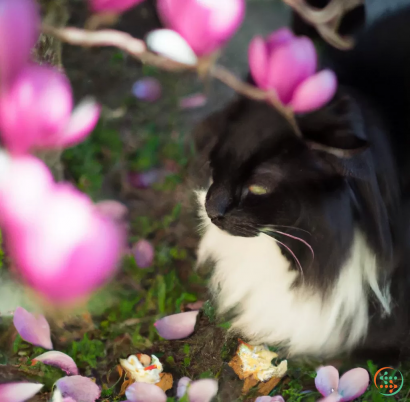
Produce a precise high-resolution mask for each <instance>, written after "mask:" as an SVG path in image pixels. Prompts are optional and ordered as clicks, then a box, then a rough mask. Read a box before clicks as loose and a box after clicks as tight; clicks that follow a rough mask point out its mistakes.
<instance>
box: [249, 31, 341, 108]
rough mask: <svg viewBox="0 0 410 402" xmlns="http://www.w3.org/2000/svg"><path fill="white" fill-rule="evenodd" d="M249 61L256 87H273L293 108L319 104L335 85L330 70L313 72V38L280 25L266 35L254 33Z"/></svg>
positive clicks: (334, 77) (333, 91) (268, 88)
mask: <svg viewBox="0 0 410 402" xmlns="http://www.w3.org/2000/svg"><path fill="white" fill-rule="evenodd" d="M249 65H250V70H251V74H252V77H253V79H254V80H255V82H256V84H257V85H258V87H260V88H261V89H264V90H274V91H276V93H277V95H278V97H279V99H280V101H281V102H282V103H283V104H285V105H289V106H290V107H291V108H292V109H293V110H294V111H295V112H299V113H303V112H310V111H312V110H315V109H318V108H320V107H322V106H323V105H325V104H326V103H327V102H329V101H330V100H331V99H332V98H333V96H334V94H335V92H336V89H337V79H336V75H335V74H334V73H333V71H331V70H323V71H321V72H319V73H316V68H317V55H316V50H315V47H314V45H313V42H312V41H311V40H310V39H309V38H307V37H296V36H294V35H293V33H292V32H291V31H290V30H289V29H288V28H282V29H279V30H277V31H276V32H274V33H273V34H271V35H270V36H269V37H268V38H266V39H263V38H262V37H260V36H257V37H255V38H254V39H253V40H252V42H251V44H250V46H249Z"/></svg>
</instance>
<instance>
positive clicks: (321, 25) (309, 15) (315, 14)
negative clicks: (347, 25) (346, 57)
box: [283, 0, 365, 50]
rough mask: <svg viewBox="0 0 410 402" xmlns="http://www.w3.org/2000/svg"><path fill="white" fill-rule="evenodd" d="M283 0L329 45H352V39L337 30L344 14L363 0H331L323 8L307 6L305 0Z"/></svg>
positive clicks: (348, 47)
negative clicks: (314, 28) (341, 34)
mask: <svg viewBox="0 0 410 402" xmlns="http://www.w3.org/2000/svg"><path fill="white" fill-rule="evenodd" d="M283 2H284V3H286V4H288V5H289V6H290V7H292V8H293V9H294V10H295V11H296V12H297V13H298V14H299V15H300V16H301V17H302V18H303V19H304V20H305V21H306V22H307V23H309V24H311V25H313V26H314V27H316V29H317V30H318V32H319V33H320V34H321V35H322V37H323V39H325V40H326V41H327V42H328V43H330V44H331V45H333V46H335V47H337V48H338V49H342V50H347V49H350V48H352V47H353V45H354V42H353V39H352V38H349V37H342V36H340V35H339V34H338V32H337V30H338V29H339V26H340V23H341V21H342V18H343V17H344V15H345V14H347V13H348V12H349V11H351V10H353V9H355V8H356V7H359V6H361V5H362V4H364V2H365V0H331V1H330V3H329V4H328V5H327V6H326V7H324V8H323V9H318V8H315V7H311V6H309V5H308V4H307V3H306V0H283Z"/></svg>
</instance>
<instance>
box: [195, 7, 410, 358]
mask: <svg viewBox="0 0 410 402" xmlns="http://www.w3.org/2000/svg"><path fill="white" fill-rule="evenodd" d="M325 54H326V56H325V57H326V61H324V63H325V65H327V66H330V67H331V68H333V69H334V70H335V71H336V73H337V75H338V79H339V82H340V86H339V90H338V92H337V94H336V96H335V97H334V99H333V100H332V102H331V103H330V104H328V105H327V106H325V107H323V108H322V109H321V110H318V111H316V112H313V113H309V114H305V115H299V116H297V121H298V125H299V127H300V129H301V131H302V133H303V139H301V138H299V137H297V136H296V135H295V134H294V132H293V130H292V128H291V127H290V125H289V124H288V123H287V121H286V120H284V118H283V117H282V116H281V115H280V114H279V113H278V112H276V111H275V110H274V109H273V108H272V107H270V106H269V105H267V104H265V103H262V102H256V101H253V100H249V99H245V98H242V97H239V98H238V99H236V100H235V101H234V102H233V103H232V104H230V105H228V107H227V108H226V109H224V110H222V111H220V112H218V113H216V114H215V115H213V116H211V117H209V118H208V119H207V120H206V121H205V122H204V124H203V125H202V126H201V129H200V131H199V132H200V135H199V136H198V143H199V147H203V146H204V145H206V146H207V147H208V148H210V152H209V162H210V167H211V169H212V180H211V185H210V187H209V188H208V189H203V190H200V191H198V192H197V196H198V201H199V212H200V217H201V222H202V223H201V229H202V240H201V242H200V245H199V249H198V261H199V264H201V263H203V262H205V261H207V260H210V261H212V262H213V264H214V270H213V274H212V277H211V282H210V287H211V290H212V293H213V295H214V297H215V301H216V304H217V307H218V311H219V313H221V314H225V313H230V314H232V321H231V322H232V328H233V330H235V331H237V332H238V333H239V334H240V335H241V336H243V337H245V338H247V339H248V340H249V341H252V342H254V343H268V344H271V345H280V346H282V347H283V348H284V350H286V351H288V353H289V354H290V355H316V356H332V355H335V354H338V353H340V352H350V351H354V350H356V351H358V350H364V351H366V353H368V352H383V351H385V352H386V353H387V355H389V356H390V357H391V358H392V359H393V358H394V357H399V355H400V354H402V353H406V352H407V351H406V349H408V348H409V346H410V343H409V341H410V311H409V306H410V302H409V297H410V202H409V201H410V158H409V156H410V8H406V9H404V10H401V11H400V12H398V13H395V14H391V15H389V16H388V17H385V18H383V19H382V20H380V21H379V22H377V23H376V24H374V25H373V26H371V27H369V28H367V29H365V30H363V31H362V32H361V33H359V34H358V35H357V44H356V46H355V48H354V49H353V50H352V51H348V52H339V51H337V50H332V49H330V48H327V51H326V52H325Z"/></svg>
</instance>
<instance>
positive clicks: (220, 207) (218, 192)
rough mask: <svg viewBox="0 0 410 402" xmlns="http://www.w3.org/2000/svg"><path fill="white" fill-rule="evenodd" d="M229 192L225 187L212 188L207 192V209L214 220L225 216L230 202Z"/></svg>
mask: <svg viewBox="0 0 410 402" xmlns="http://www.w3.org/2000/svg"><path fill="white" fill-rule="evenodd" d="M230 201H231V200H230V197H229V193H228V192H227V191H226V190H225V189H212V187H211V189H210V191H208V194H207V198H206V203H205V209H206V213H207V214H208V216H209V218H210V219H211V221H212V222H214V223H215V221H220V220H222V219H223V218H224V216H225V213H226V211H227V209H228V207H229V204H230Z"/></svg>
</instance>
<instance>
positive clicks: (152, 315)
mask: <svg viewBox="0 0 410 402" xmlns="http://www.w3.org/2000/svg"><path fill="white" fill-rule="evenodd" d="M221 1H223V0H221ZM43 3H44V4H43V6H44V5H46V7H45V8H44V7H43V11H45V15H48V16H50V10H51V9H52V8H53V7H56V8H55V10H57V11H55V12H56V13H57V16H56V15H53V16H52V17H50V18H52V21H57V20H58V21H59V22H61V24H66V25H70V26H78V27H83V26H84V23H85V21H86V19H87V18H88V16H89V12H88V10H87V7H86V4H85V1H83V0H69V1H67V2H64V1H54V0H50V1H48V0H45V1H44V2H43ZM247 3H248V4H247V7H248V8H247V13H246V19H245V22H244V24H243V25H242V26H241V29H240V30H239V32H238V33H237V34H236V35H235V37H234V38H233V40H231V41H230V43H229V45H228V46H227V47H226V49H225V50H224V52H223V54H222V56H221V58H220V60H219V63H220V64H222V65H224V66H225V67H227V68H228V69H230V70H231V71H232V72H234V73H235V74H236V75H237V76H239V77H243V78H245V76H246V74H247V72H248V61H247V50H248V44H249V42H250V40H251V39H252V37H253V36H254V35H257V34H258V35H267V34H268V33H270V32H271V31H273V30H275V29H277V28H279V27H281V26H285V25H288V24H289V19H290V12H289V8H288V7H287V6H285V5H284V4H283V3H282V1H280V0H248V2H247ZM408 3H409V1H408V0H368V6H369V7H368V21H369V22H371V21H373V20H374V19H376V18H377V17H378V16H380V15H381V14H382V13H384V12H387V11H388V10H390V9H393V8H395V7H398V6H400V5H403V4H408ZM55 18H57V19H55ZM159 27H160V22H159V20H158V17H157V15H156V12H155V1H153V0H147V1H145V2H144V3H142V4H141V5H139V6H137V7H135V8H133V9H132V10H131V11H129V12H127V13H125V14H124V15H123V16H122V18H121V20H120V21H119V22H118V24H117V25H116V26H115V28H116V29H120V30H124V31H126V32H129V33H130V34H132V35H133V36H135V37H138V38H143V37H144V36H145V35H146V34H147V33H148V32H149V31H151V30H152V29H155V28H159ZM49 45H50V43H49V42H47V41H46V42H45V44H44V49H42V57H43V59H45V60H47V55H48V54H47V52H48V51H47V48H48V47H47V46H49ZM51 45H52V46H57V47H58V46H59V45H58V44H57V45H56V44H55V43H54V44H51ZM53 57H54V56H53ZM51 61H53V62H55V63H57V64H58V63H59V62H60V61H61V63H62V66H63V68H64V70H65V72H66V73H67V75H68V77H69V78H70V81H71V83H72V85H73V88H74V92H75V96H76V98H77V100H80V99H82V98H84V97H85V96H87V95H93V96H95V97H97V98H98V100H99V101H100V102H101V103H102V104H103V113H102V118H101V119H100V122H99V124H98V126H97V128H96V130H95V131H94V132H93V134H92V135H91V136H90V137H89V138H88V139H87V140H86V141H85V142H84V143H82V144H80V145H79V146H77V147H74V148H71V149H68V150H66V151H64V153H63V154H62V155H61V158H60V155H58V156H57V157H56V160H55V164H56V166H55V169H56V170H55V171H56V174H57V175H59V176H64V177H65V179H67V180H69V181H71V182H72V183H74V184H75V185H76V186H78V187H79V188H80V189H81V190H82V191H84V192H86V193H87V194H89V195H90V196H91V197H92V198H93V200H95V201H99V200H103V199H108V198H111V199H115V200H118V201H120V202H122V203H124V204H125V205H126V206H127V207H128V208H129V211H130V216H129V246H130V252H129V253H128V255H127V256H125V257H124V260H123V263H122V269H121V270H120V272H119V273H118V275H117V277H116V278H115V280H114V281H113V282H112V283H111V284H110V285H108V286H107V287H106V288H105V289H103V290H102V291H101V292H99V293H98V294H96V295H95V296H94V297H93V298H92V299H91V300H90V302H89V303H88V304H87V305H86V306H82V308H81V309H80V310H79V311H75V312H67V313H66V312H64V314H60V315H56V316H55V319H54V320H53V321H52V333H53V340H54V345H55V348H56V349H58V350H61V351H64V352H66V353H68V354H69V355H71V356H72V357H73V358H74V359H75V361H76V362H77V364H78V366H79V368H80V369H81V371H82V373H83V374H84V375H88V376H94V377H96V378H97V381H98V382H99V383H102V384H106V386H107V391H106V393H105V394H104V396H105V397H106V400H113V399H112V398H113V396H112V395H114V391H113V389H112V388H110V387H112V386H113V384H115V381H116V380H117V379H118V375H117V377H115V366H116V364H117V362H118V358H120V357H123V358H125V357H126V356H127V355H129V354H130V353H136V352H137V351H144V352H145V353H151V352H155V353H156V354H157V356H158V357H162V358H163V361H166V362H167V370H168V371H171V372H173V373H175V374H176V376H177V377H178V376H179V377H180V376H182V375H187V376H189V377H192V378H199V377H201V378H206V377H215V376H219V377H220V378H221V379H222V381H221V390H222V391H221V398H224V395H225V399H222V400H224V401H230V400H235V398H236V396H239V394H240V389H241V385H240V384H238V379H237V378H236V377H235V376H233V375H232V373H231V372H230V371H229V370H228V369H227V368H226V365H225V364H224V363H225V362H226V359H227V356H229V352H230V351H231V350H232V348H233V347H234V346H235V344H236V343H235V342H234V343H233V344H232V343H229V341H227V338H226V328H227V324H226V323H225V324H224V323H220V322H219V323H217V322H215V317H214V312H213V308H212V306H211V304H209V303H208V302H206V301H207V300H208V294H207V291H206V287H205V284H206V272H199V273H197V272H195V271H194V266H195V251H196V246H197V243H198V234H197V219H196V213H195V204H194V202H193V190H194V189H195V188H196V187H197V186H198V185H200V184H201V181H200V180H199V179H200V178H201V173H202V172H201V171H200V170H201V167H198V166H197V165H195V164H194V163H193V162H194V161H195V158H196V153H195V149H194V144H193V140H192V131H193V128H194V127H195V125H196V124H197V123H198V122H200V121H201V120H202V119H203V118H205V117H206V116H208V115H209V114H210V113H211V112H213V111H215V110H218V109H220V108H221V107H222V106H223V105H225V104H226V103H227V102H228V101H229V100H230V99H231V98H232V97H233V96H234V93H233V91H232V90H231V89H229V88H227V87H226V86H224V85H223V84H221V83H219V82H215V81H210V82H206V83H205V84H204V83H203V82H200V81H199V80H198V78H197V77H196V76H195V75H194V74H187V73H183V74H175V73H166V72H163V71H160V70H158V69H156V68H153V67H150V66H142V65H141V64H140V63H139V62H138V61H136V60H134V59H132V58H131V57H129V56H128V55H126V54H125V53H123V52H121V51H119V50H116V49H112V48H94V49H83V48H79V47H73V46H69V45H63V47H62V55H61V60H54V59H53V60H51ZM145 77H152V78H154V79H155V80H158V82H159V83H160V85H161V93H162V94H161V97H160V98H159V99H158V100H157V101H155V102H146V101H143V100H139V99H137V97H136V96H135V94H134V93H133V87H134V84H135V83H136V82H137V81H138V80H140V79H142V78H145ZM134 88H135V87H134ZM192 95H194V98H193V100H192V99H190V100H188V101H187V99H186V97H188V96H192ZM194 101H196V102H194ZM195 103H196V106H195V107H194V104H195ZM141 240H145V241H147V242H149V243H150V244H151V245H152V247H153V249H154V253H153V259H152V262H151V261H150V260H151V257H150V255H149V252H147V251H146V250H144V249H142V250H140V251H139V254H138V255H136V253H135V252H134V251H135V248H134V249H133V250H132V247H133V246H134V245H135V244H136V243H137V242H138V241H141ZM144 259H145V260H144ZM147 259H148V260H149V264H145V263H144V261H146V260H147ZM7 265H8V264H7V261H5V262H4V261H3V267H2V268H0V273H1V275H2V278H3V282H2V283H3V284H2V285H1V289H0V291H1V295H0V300H1V302H0V312H1V313H2V315H3V316H4V318H2V317H0V380H4V379H8V378H13V379H15V378H20V377H21V378H23V377H24V378H27V375H28V376H29V377H30V376H31V378H39V376H40V377H41V378H42V382H45V383H46V384H48V386H49V387H50V386H51V385H52V384H53V381H54V380H55V378H56V376H57V375H58V374H57V373H55V372H53V371H52V370H51V369H48V370H45V369H44V367H43V368H40V369H39V370H40V371H36V369H34V368H32V369H30V367H29V366H28V365H27V366H24V364H25V363H29V362H30V357H31V356H33V355H35V354H36V353H38V350H34V349H33V348H32V347H31V346H29V345H28V344H25V343H24V342H23V341H22V340H21V338H19V337H18V336H17V335H16V333H15V331H14V330H13V329H12V328H10V318H7V315H8V313H9V312H10V311H11V310H14V309H15V308H16V307H17V305H20V304H22V305H27V304H28V305H30V306H31V308H32V309H33V304H32V301H31V300H30V301H28V300H27V299H26V297H25V294H24V291H23V290H22V289H20V288H19V287H17V285H12V284H11V282H9V280H8V279H7V278H8V277H9V275H8V270H7V269H6V268H5V267H6V266H7ZM144 265H149V267H144ZM196 302H199V304H197V305H196V306H203V311H204V313H203V315H202V318H201V320H200V323H199V330H198V331H197V332H196V334H195V336H194V337H193V338H190V339H189V340H188V341H187V342H174V343H169V342H163V341H162V342H160V339H159V336H158V334H157V332H156V330H155V328H154V327H153V323H154V322H155V320H157V319H158V318H161V317H163V316H165V315H168V314H174V313H178V312H181V311H187V310H189V309H190V308H193V307H192V306H191V307H190V304H191V303H196ZM204 302H206V303H205V304H204V305H203V303H204ZM53 314H55V312H53ZM186 345H188V346H186ZM35 349H38V348H35ZM17 364H18V365H19V368H18V369H17V368H16V365H17ZM21 365H22V366H21ZM21 367H23V370H22V369H21ZM303 367H304V366H302V365H301V363H300V362H299V363H298V364H296V365H295V366H294V367H292V366H291V367H290V371H289V373H290V375H291V376H290V379H289V381H287V382H286V383H285V384H283V386H281V387H282V388H281V391H282V394H283V395H287V396H288V397H289V398H287V399H289V400H291V401H295V402H296V401H301V400H302V399H301V398H302V397H301V395H302V393H303V392H304V391H306V390H309V389H311V388H313V389H314V386H313V379H312V378H313V377H312V373H314V369H313V367H314V365H311V364H310V365H307V366H306V368H303ZM37 370H38V369H37ZM109 373H111V374H112V376H111V374H110V375H108V374H109ZM50 384H51V385H50ZM286 393H287V394H286ZM36 398H37V399H33V401H41V400H46V399H43V398H45V396H38V397H36ZM291 398H294V399H291ZM298 398H299V399H298ZM306 398H307V399H306ZM306 398H305V399H303V400H306V401H308V400H309V396H306ZM312 398H314V397H313V396H312ZM313 400H314V399H313Z"/></svg>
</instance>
